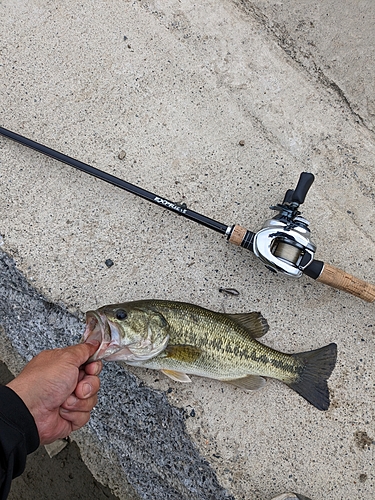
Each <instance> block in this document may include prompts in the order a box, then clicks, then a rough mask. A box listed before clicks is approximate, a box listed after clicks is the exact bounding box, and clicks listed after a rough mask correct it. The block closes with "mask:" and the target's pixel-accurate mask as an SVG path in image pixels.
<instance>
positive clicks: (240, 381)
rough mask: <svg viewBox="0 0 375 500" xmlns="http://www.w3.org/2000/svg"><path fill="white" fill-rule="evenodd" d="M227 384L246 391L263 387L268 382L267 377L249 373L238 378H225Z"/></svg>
mask: <svg viewBox="0 0 375 500" xmlns="http://www.w3.org/2000/svg"><path fill="white" fill-rule="evenodd" d="M223 382H226V383H227V384H231V385H234V386H235V387H239V388H240V389H244V390H245V391H256V390H258V389H261V388H262V387H264V385H265V384H266V379H265V378H263V377H260V376H259V375H247V376H246V377H242V378H236V379H232V380H223Z"/></svg>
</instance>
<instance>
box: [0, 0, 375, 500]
mask: <svg viewBox="0 0 375 500" xmlns="http://www.w3.org/2000/svg"><path fill="white" fill-rule="evenodd" d="M0 9H1V10H0V14H1V15H0V26H1V32H2V34H3V37H2V40H1V54H2V55H1V64H2V66H1V75H2V78H1V81H0V112H1V125H2V126H4V127H6V128H9V129H11V130H14V131H15V132H18V133H21V134H23V135H25V136H27V137H30V138H32V139H34V140H37V141H38V142H42V143H45V144H46V145H48V146H50V147H52V148H55V149H57V150H59V151H62V152H63V153H66V154H68V155H70V156H73V157H76V158H78V159H80V160H82V161H86V162H88V163H89V164H92V165H94V166H97V167H99V168H102V169H105V170H107V171H108V172H110V173H113V174H114V175H117V176H119V177H122V178H124V179H125V180H127V181H129V182H133V183H135V184H138V185H140V186H142V187H145V188H146V189H149V190H150V191H153V192H156V193H158V194H160V195H161V196H165V197H167V198H169V199H172V200H176V201H184V202H186V203H187V205H188V206H189V208H192V209H193V210H197V211H199V212H202V213H204V214H205V215H207V216H209V217H213V218H216V219H217V220H220V221H222V222H224V223H226V224H233V223H238V224H241V225H243V226H246V227H248V228H249V229H252V230H256V229H258V228H260V227H261V225H262V223H263V222H264V221H265V219H267V218H268V217H269V216H270V215H271V212H270V210H269V208H268V207H269V205H271V204H274V203H276V202H279V201H281V200H282V198H283V195H284V192H285V191H286V189H288V188H292V187H294V186H295V184H296V181H297V179H298V176H299V173H300V172H301V171H303V170H305V171H311V172H313V173H314V174H315V176H316V181H315V183H314V185H313V186H312V188H311V190H310V193H309V195H308V197H307V200H306V202H305V204H304V205H303V207H302V209H303V210H302V211H303V215H304V216H305V217H307V218H308V219H309V220H310V222H311V230H312V236H313V241H314V242H315V243H316V244H317V245H318V251H317V258H319V259H321V260H324V261H327V262H330V263H331V264H333V265H335V266H337V267H340V268H343V269H345V270H347V271H348V272H351V273H352V274H354V275H356V276H359V277H360V278H363V279H366V280H368V281H371V282H373V283H375V270H374V265H373V259H374V238H373V234H374V231H373V227H374V222H373V221H374V212H375V208H374V188H373V186H374V177H375V173H374V168H373V161H374V160H373V159H374V152H375V141H374V133H373V124H374V107H373V102H374V101H373V99H374V95H373V88H372V85H373V82H374V70H373V53H374V32H373V23H372V22H371V19H373V18H374V9H375V6H374V4H373V3H372V2H357V1H354V0H352V1H347V2H345V4H344V5H343V4H342V3H338V2H336V1H335V2H330V3H329V4H328V2H325V3H323V4H321V3H320V2H310V3H307V2H295V1H288V2H268V1H264V2H263V1H262V2H260V1H259V2H251V3H250V2H244V1H239V0H238V1H230V0H221V1H220V2H217V1H216V2H213V1H210V0H209V1H208V2H205V3H204V5H203V4H197V3H193V2H188V1H186V0H181V1H177V0H166V1H164V2H159V1H153V0H151V1H148V2H146V1H142V0H141V1H135V2H118V1H116V0H115V1H113V2H96V3H93V2H86V3H84V4H79V5H77V4H76V3H73V2H72V1H71V0H67V1H65V2H63V3H59V4H54V3H51V2H47V1H46V0H38V1H37V0H33V1H31V2H27V3H26V2H14V1H10V0H5V1H4V2H3V3H2V4H1V6H0ZM359 73H360V74H359ZM239 141H244V146H240V145H239ZM0 148H1V149H0V151H1V165H0V182H1V189H0V213H1V227H0V234H1V235H2V236H3V238H4V242H5V245H4V247H3V248H4V250H5V251H6V253H7V254H9V255H10V256H12V257H13V258H14V259H15V262H16V263H17V266H18V268H19V269H20V270H21V271H22V272H23V273H24V275H25V276H26V277H27V279H28V281H29V283H30V284H32V285H33V286H34V287H35V289H36V290H38V292H40V293H42V294H43V295H44V296H45V297H46V299H47V300H48V301H50V302H51V303H61V304H63V305H64V307H66V308H67V309H68V311H70V312H71V313H74V314H78V313H79V312H82V311H85V310H87V309H92V308H94V307H96V306H99V305H103V304H105V303H111V302H120V301H123V300H133V299H134V300H135V299H140V298H151V297H152V298H163V299H171V300H173V299H174V300H186V301H190V302H194V303H197V304H200V305H203V306H206V307H209V308H212V309H215V310H223V309H224V310H226V311H228V312H244V311H249V310H254V309H255V310H261V311H262V313H263V314H264V315H265V316H266V317H267V319H268V321H269V323H270V326H271V329H270V332H269V333H268V334H267V336H266V337H265V339H264V342H265V343H267V344H268V345H270V346H272V347H274V348H277V349H279V350H283V351H286V352H297V351H304V350H308V349H312V348H317V347H319V346H322V345H325V344H327V343H329V342H332V341H335V342H337V344H338V363H337V366H336V369H335V371H334V372H333V375H332V377H331V379H330V382H329V386H330V389H331V397H332V404H331V408H330V410H329V411H328V412H326V413H321V412H318V411H317V410H315V409H314V408H313V407H311V406H309V405H308V404H307V403H306V402H305V401H304V400H302V399H301V398H300V397H299V396H298V395H297V394H294V393H293V392H292V391H290V390H289V389H288V388H287V387H284V386H283V385H282V384H279V383H277V382H273V381H271V382H269V383H268V385H267V386H266V388H265V389H263V390H262V391H258V392H256V393H254V394H245V393H243V392H240V391H239V390H234V389H233V388H231V387H226V386H223V385H222V384H220V383H217V382H212V381H210V380H205V379H198V378H195V379H194V380H193V384H191V385H188V386H181V385H178V384H177V383H173V382H171V381H169V380H166V378H165V377H163V376H161V375H159V374H157V373H156V372H148V371H143V370H137V369H135V368H131V369H123V368H121V367H119V366H118V365H116V364H112V365H108V366H107V367H106V371H105V372H104V374H103V380H105V381H106V382H105V391H106V392H107V393H108V394H112V395H113V394H116V395H118V396H117V397H118V398H124V401H126V400H127V398H129V397H130V394H131V392H132V391H133V392H134V397H135V398H140V399H139V401H138V399H133V401H135V402H137V404H141V401H142V398H144V397H145V396H144V394H145V392H143V391H146V389H147V390H148V389H149V390H153V391H156V393H155V394H162V396H158V397H159V398H160V401H159V400H158V401H159V403H158V404H159V406H158V408H160V409H163V410H164V409H165V411H168V412H172V414H173V415H174V414H175V413H174V410H173V407H176V408H181V409H183V410H184V411H185V413H187V414H190V412H191V409H194V414H195V417H194V418H188V419H187V420H186V421H185V424H186V428H187V432H188V434H189V439H190V440H191V446H192V447H193V448H192V449H195V448H194V446H196V447H197V453H198V455H196V456H195V457H196V458H195V460H198V461H199V460H201V458H197V457H203V458H202V460H207V462H208V463H209V470H210V471H211V474H213V476H212V477H217V480H218V484H216V483H214V479H212V481H213V483H212V484H216V486H215V487H216V488H218V489H220V488H224V489H226V490H227V492H228V493H227V494H228V495H230V496H232V497H233V498H235V499H236V500H240V499H243V500H248V499H260V500H268V499H269V498H271V497H272V496H274V495H276V494H277V493H280V492H282V491H289V490H293V491H298V492H300V493H302V494H305V495H306V496H308V497H311V498H312V499H313V500H321V499H323V498H324V499H325V500H330V499H332V500H333V499H334V500H337V499H344V498H345V499H346V498H364V499H370V498H373V486H374V472H373V466H374V463H373V462H374V436H375V429H374V421H373V405H374V399H375V398H374V385H373V379H374V367H373V355H372V351H373V341H374V331H375V330H374V320H373V305H370V304H367V303H363V302H361V301H360V300H359V299H356V298H354V297H351V296H349V295H346V294H344V293H340V292H337V291H335V290H332V289H329V288H327V287H324V286H322V285H319V284H317V283H314V282H313V281H311V280H309V279H308V278H302V279H301V280H297V281H296V280H290V279H287V278H285V277H282V276H274V275H273V274H271V273H269V272H268V271H267V270H266V269H265V268H264V267H263V266H262V264H261V263H260V262H259V261H256V260H255V258H254V256H252V255H250V254H249V253H248V252H246V251H245V250H241V249H239V248H236V247H234V246H230V245H228V244H227V243H226V242H225V240H224V239H222V238H221V237H220V236H218V235H217V234H216V233H213V232H211V231H209V230H207V229H205V228H203V227H200V226H197V225H195V224H194V223H192V222H189V221H185V220H182V219H181V218H179V217H176V216H175V215H173V214H170V213H166V212H165V211H163V210H161V209H160V208H159V207H156V206H152V205H149V204H147V202H145V201H142V200H140V199H138V198H135V197H134V196H132V195H129V194H126V193H124V192H121V191H120V190H116V189H115V188H113V187H111V186H108V185H104V184H103V183H101V182H100V181H97V180H94V179H91V178H89V177H87V176H85V175H84V174H81V173H78V172H76V171H74V170H73V169H71V168H68V167H66V166H64V165H61V164H58V163H56V162H54V161H53V160H50V159H46V158H44V157H41V156H40V155H38V154H37V153H35V152H32V151H29V150H26V149H24V148H22V147H21V146H19V145H16V144H14V143H11V142H10V141H7V140H4V139H1V140H0ZM121 151H124V152H125V153H126V155H125V157H124V158H123V159H122V160H120V159H119V158H118V155H119V153H120V152H121ZM121 156H123V155H121ZM108 258H111V259H112V260H113V261H114V265H113V266H112V267H111V268H107V267H106V265H105V260H106V259H108ZM219 287H235V288H236V289H238V290H239V291H240V296H239V297H224V296H223V295H222V294H221V293H219V291H218V290H219ZM30 314H32V312H30ZM19 321H21V322H22V321H24V318H23V317H21V316H20V320H19ZM38 328H39V326H37V328H36V329H35V330H34V331H36V332H37V331H38ZM75 335H78V332H75ZM3 336H4V338H9V337H10V338H11V340H12V342H13V346H14V348H13V349H8V350H6V353H8V354H6V357H7V359H6V361H7V364H8V365H9V364H11V363H12V359H13V355H14V356H15V355H16V353H18V355H21V356H22V357H23V358H24V359H27V357H28V356H30V355H32V354H33V353H34V352H35V350H40V349H43V348H45V347H49V346H51V344H53V343H56V344H58V345H61V344H64V343H65V342H66V343H69V341H70V340H71V339H72V337H71V336H70V333H69V329H68V330H66V328H65V325H64V327H63V328H62V329H61V330H60V332H59V336H58V339H56V337H52V338H49V337H48V335H46V334H45V331H44V330H42V331H41V333H40V334H37V333H35V334H33V337H32V342H31V339H29V338H28V337H27V335H26V336H25V337H21V338H18V339H17V341H16V340H15V337H17V333H15V330H12V333H10V331H9V330H8V329H5V333H4V335H3ZM75 338H78V337H75ZM57 340H58V342H57ZM30 345H32V349H30V351H29V354H27V352H28V346H30ZM13 351H14V354H13V355H11V354H9V353H10V352H13ZM3 357H5V354H4V355H3ZM127 377H129V378H127ZM133 377H135V378H133ZM119 380H121V381H122V380H127V381H128V380H131V381H132V382H131V383H130V382H127V383H128V384H129V386H128V385H127V386H126V387H125V388H124V387H123V386H122V384H121V383H120V382H119ZM137 380H138V382H137ZM139 381H142V383H144V384H145V385H144V386H142V388H143V390H142V391H140V392H138V390H137V388H138V387H141V385H140V382H139ZM169 388H172V392H170V393H168V389H169ZM163 393H164V395H163ZM147 394H149V393H148V392H147ZM165 394H166V395H165ZM102 397H103V398H106V397H107V396H106V394H105V393H103V396H102ZM155 397H156V396H155ZM104 401H106V403H107V401H108V400H107V399H103V402H104ZM124 404H125V403H124ZM168 405H169V406H168ZM116 408H117V407H116ZM112 410H113V411H112ZM112 410H111V407H109V408H108V406H107V405H99V406H98V408H97V410H95V411H96V412H97V413H96V415H95V418H97V419H98V420H99V421H100V422H101V425H102V426H101V427H100V433H98V432H97V431H98V428H97V427H95V422H96V420H95V419H94V421H93V422H94V424H93V425H91V426H88V427H87V428H86V429H85V430H84V431H82V433H81V434H79V436H80V437H77V442H78V444H79V446H80V448H81V452H82V456H83V457H84V459H85V462H86V463H87V465H88V467H89V468H90V469H91V470H92V472H93V473H94V475H95V477H97V478H98V479H99V480H100V479H101V480H102V482H103V484H109V486H110V487H111V489H112V490H113V491H114V493H115V494H117V495H118V496H120V498H121V496H122V495H125V494H126V491H127V490H126V489H127V488H128V485H129V484H131V487H132V488H134V489H135V490H136V491H137V494H138V495H139V496H140V497H142V498H149V497H148V496H147V495H148V493H145V490H144V488H143V483H142V482H140V481H138V480H137V474H138V473H139V471H136V472H135V473H134V474H133V475H132V474H130V473H129V470H128V468H127V467H123V463H125V464H126V463H127V459H128V457H129V456H130V455H128V453H129V452H128V446H129V440H130V441H131V439H130V436H129V434H128V433H126V431H124V432H125V436H126V440H125V441H120V440H118V432H119V428H118V427H116V426H111V420H112V418H113V415H114V414H115V413H116V412H115V410H114V409H112ZM129 411H130V410H129ZM132 411H136V410H132ZM130 414H131V415H133V414H132V412H131V411H130ZM134 415H135V414H134ZM134 418H135V416H134ZM123 425H124V429H126V425H127V424H126V423H124V424H123ZM159 425H160V428H161V429H162V425H161V423H160V424H159ZM176 425H177V424H176ZM178 425H180V424H178ZM140 426H141V424H140ZM133 429H136V431H137V432H138V431H139V427H137V426H135V427H132V428H131V430H133ZM173 432H174V433H175V434H173V436H174V437H173V439H172V441H173V442H176V441H175V439H177V436H178V435H179V433H181V435H184V434H183V427H178V426H177V427H176V428H173ZM146 434H147V433H146ZM145 438H146V437H145V434H142V439H145ZM90 447H91V448H93V447H95V450H100V451H101V452H102V457H103V458H102V459H103V463H102V464H101V467H100V468H98V466H97V465H98V464H97V463H96V462H95V460H93V456H92V455H93V454H92V453H91V454H90ZM174 451H175V453H177V450H174ZM150 457H152V458H153V459H154V460H155V461H156V463H157V465H158V474H161V475H160V476H159V478H160V477H163V478H164V479H163V480H161V479H160V481H158V482H157V484H158V487H157V488H156V490H157V491H162V490H159V489H158V488H159V486H160V485H161V484H162V482H163V481H164V482H165V487H169V485H170V484H171V483H170V481H171V479H170V476H169V475H168V474H165V476H163V474H162V472H161V471H163V464H164V462H160V461H158V458H157V454H155V455H152V454H151V455H150ZM150 457H149V458H150ZM104 463H105V464H106V466H105V468H104V467H103V464H104ZM185 472H186V471H185ZM181 474H182V473H181ZM186 474H187V476H188V473H187V472H186ZM182 475H183V474H182ZM198 476H199V475H198ZM119 478H122V479H119ZM201 479H202V478H200V479H199V478H197V481H198V482H199V481H200V480H201ZM147 484H148V485H149V484H150V483H147ZM124 485H125V486H124ZM126 485H127V486H126ZM219 485H220V486H219ZM160 487H161V486H160ZM142 488H143V489H142ZM222 494H223V495H224V494H225V493H222ZM142 495H143V496H142ZM154 498H156V497H154ZM165 498H166V497H165ZM170 498H181V496H173V495H172V496H171V497H170ZM197 498H202V499H203V498H210V496H209V493H208V492H203V491H202V490H201V492H200V493H197ZM214 498H218V497H217V496H215V497H214Z"/></svg>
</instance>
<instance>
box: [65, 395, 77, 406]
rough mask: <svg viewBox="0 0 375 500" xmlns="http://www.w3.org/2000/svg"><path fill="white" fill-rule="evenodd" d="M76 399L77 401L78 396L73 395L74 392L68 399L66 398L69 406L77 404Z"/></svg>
mask: <svg viewBox="0 0 375 500" xmlns="http://www.w3.org/2000/svg"><path fill="white" fill-rule="evenodd" d="M76 401H77V398H76V396H73V394H71V395H70V396H69V397H68V399H67V400H66V404H67V405H68V406H74V405H75V404H76Z"/></svg>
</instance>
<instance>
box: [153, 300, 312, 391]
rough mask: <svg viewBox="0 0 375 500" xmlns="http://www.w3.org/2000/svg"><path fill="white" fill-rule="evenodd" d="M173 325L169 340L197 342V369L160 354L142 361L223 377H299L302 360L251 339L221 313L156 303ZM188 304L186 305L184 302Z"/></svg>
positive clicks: (172, 341) (171, 325)
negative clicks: (248, 375)
mask: <svg viewBox="0 0 375 500" xmlns="http://www.w3.org/2000/svg"><path fill="white" fill-rule="evenodd" d="M157 306H158V308H159V311H160V312H161V313H162V314H163V316H164V317H165V318H166V320H167V322H168V324H169V325H170V339H169V343H170V344H172V345H176V344H188V345H195V346H197V347H200V348H201V349H202V355H201V356H200V358H199V359H198V360H197V361H196V362H195V366H194V368H192V367H191V366H187V363H184V362H181V361H179V360H175V359H173V358H169V359H168V361H167V360H166V356H165V354H163V353H161V354H160V355H158V356H156V357H155V358H153V359H152V360H148V361H146V362H144V363H143V366H147V367H149V368H156V369H158V368H159V369H160V368H163V367H164V368H165V367H166V363H167V364H168V366H169V367H171V368H172V369H181V370H188V371H189V373H190V374H195V375H198V374H202V376H207V373H209V376H210V375H211V376H215V378H219V379H221V380H226V379H230V378H232V377H233V376H236V377H239V376H246V375H247V374H249V373H251V374H255V375H262V376H268V377H273V378H278V379H280V380H283V381H291V380H293V379H295V378H296V377H298V376H299V373H300V372H301V370H302V367H303V366H302V363H300V362H298V361H297V360H295V359H293V358H292V357H291V356H290V355H288V354H283V353H280V352H279V351H276V350H273V349H271V348H270V347H267V346H264V345H263V344H261V343H260V342H257V341H256V340H255V339H251V338H249V335H247V334H246V331H244V329H243V327H241V326H240V325H238V324H237V323H236V322H235V321H233V320H231V319H230V318H229V317H227V316H225V315H224V314H221V313H215V312H213V311H209V310H207V309H204V308H201V307H198V306H194V305H192V304H188V305H187V307H183V308H182V307H179V304H178V305H176V306H175V307H170V306H169V304H167V305H166V306H164V305H163V304H160V303H159V304H157ZM184 306H185V304H184Z"/></svg>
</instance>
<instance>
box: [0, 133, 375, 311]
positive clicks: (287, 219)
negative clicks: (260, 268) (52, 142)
mask: <svg viewBox="0 0 375 500" xmlns="http://www.w3.org/2000/svg"><path fill="white" fill-rule="evenodd" d="M0 135H3V136H4V137H7V138H9V139H12V140H13V141H16V142H18V143H20V144H23V145H24V146H27V147H29V148H31V149H34V150H36V151H38V152H39V153H43V154H44V155H46V156H49V157H51V158H53V159H55V160H58V161H60V162H62V163H65V164H67V165H69V166H71V167H74V168H76V169H78V170H81V171H82V172H85V173H87V174H90V175H92V176H94V177H97V178H98V179H100V180H102V181H105V182H108V183H110V184H112V185H114V186H117V187H119V188H121V189H124V190H125V191H128V192H129V193H132V194H134V195H136V196H140V197H141V198H144V199H145V200H147V201H150V202H152V203H155V204H156V205H159V206H162V207H164V208H166V209H168V210H170V211H171V212H174V213H176V214H177V215H180V216H183V217H186V218H187V219H190V220H192V221H194V222H197V223H198V224H201V225H203V226H205V227H208V228H209V229H212V230H214V231H217V232H218V233H220V234H223V235H224V236H225V237H226V238H227V240H228V241H229V242H230V243H233V244H235V245H237V246H240V247H242V248H245V249H247V250H250V251H252V252H253V253H254V254H255V255H256V257H258V258H259V259H260V260H261V261H262V262H263V264H265V266H266V267H267V268H268V269H269V270H271V271H273V272H280V273H282V274H286V275H287V276H291V277H293V278H299V277H300V276H302V274H305V275H307V276H309V277H310V278H312V279H314V280H316V281H318V282H320V283H324V284H326V285H329V286H332V287H333V288H336V289H338V290H343V291H345V292H347V293H350V294H352V295H355V296H356V297H359V298H361V299H363V300H365V301H367V302H374V301H375V286H374V285H372V284H370V283H368V282H366V281H363V280H361V279H359V278H356V277H354V276H352V275H351V274H348V273H346V272H345V271H342V270H341V269H338V268H336V267H334V266H332V265H330V264H327V263H324V262H322V261H320V260H316V259H314V255H315V251H316V246H315V245H314V243H313V242H312V241H311V239H310V229H309V222H308V221H307V220H306V219H305V218H303V217H301V212H299V210H298V208H299V206H300V205H302V204H303V203H304V201H305V198H306V195H307V193H308V191H309V189H310V187H311V185H312V184H313V182H314V175H313V174H311V173H308V172H302V173H301V175H300V178H299V180H298V183H297V186H296V188H295V189H288V191H287V192H286V194H285V197H284V200H283V202H282V203H281V204H277V205H275V206H271V207H270V208H271V209H272V210H275V211H276V212H278V213H277V214H276V215H275V216H274V217H273V218H271V219H269V220H267V221H266V222H265V223H264V225H263V227H262V228H261V229H260V230H259V231H257V232H253V231H249V230H248V229H246V228H244V227H242V226H239V225H238V224H234V225H232V226H227V225H226V224H223V223H221V222H218V221H216V220H214V219H211V218H209V217H206V216H205V215H202V214H200V213H198V212H195V211H193V210H190V209H189V208H188V207H187V206H186V204H185V203H176V202H173V201H170V200H167V199H166V198H163V197H161V196H158V195H156V194H154V193H151V192H150V191H147V190H145V189H142V188H140V187H138V186H135V185H134V184H131V183H129V182H126V181H124V180H122V179H119V178H118V177H115V176H113V175H111V174H108V173H107V172H103V171H102V170H99V169H98V168H95V167H92V166H90V165H88V164H86V163H83V162H81V161H79V160H75V159H74V158H71V157H70V156H67V155H65V154H63V153H59V152H58V151H55V150H54V149H51V148H49V147H47V146H44V145H43V144H39V143H37V142H35V141H33V140H31V139H27V138H26V137H23V136H22V135H19V134H16V133H15V132H11V131H10V130H7V129H5V128H2V127H0Z"/></svg>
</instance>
